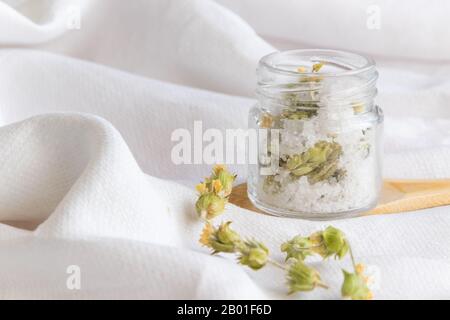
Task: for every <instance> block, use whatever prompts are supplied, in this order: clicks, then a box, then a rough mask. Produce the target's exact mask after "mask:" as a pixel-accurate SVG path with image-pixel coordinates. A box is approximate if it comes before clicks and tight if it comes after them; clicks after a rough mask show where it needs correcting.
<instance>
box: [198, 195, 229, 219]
mask: <svg viewBox="0 0 450 320" xmlns="http://www.w3.org/2000/svg"><path fill="white" fill-rule="evenodd" d="M225 203H226V199H224V198H221V197H219V196H218V195H216V194H214V193H205V194H202V195H201V196H200V197H199V198H198V200H197V202H196V204H195V209H196V210H197V213H198V214H199V215H200V217H202V218H204V219H212V218H214V217H216V216H218V215H219V214H221V213H222V212H223V211H224V210H225Z"/></svg>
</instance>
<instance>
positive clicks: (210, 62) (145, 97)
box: [0, 0, 450, 299]
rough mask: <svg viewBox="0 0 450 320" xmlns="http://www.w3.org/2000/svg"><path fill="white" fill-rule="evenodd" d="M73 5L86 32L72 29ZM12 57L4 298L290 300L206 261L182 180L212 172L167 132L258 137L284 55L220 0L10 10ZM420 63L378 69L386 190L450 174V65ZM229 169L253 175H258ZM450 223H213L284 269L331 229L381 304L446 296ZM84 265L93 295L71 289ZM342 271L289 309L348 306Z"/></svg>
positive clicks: (0, 288) (86, 287)
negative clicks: (270, 79) (183, 158)
mask: <svg viewBox="0 0 450 320" xmlns="http://www.w3.org/2000/svg"><path fill="white" fill-rule="evenodd" d="M220 2H222V3H223V4H225V5H230V7H231V9H233V10H236V11H237V9H236V8H233V6H232V5H231V4H230V3H228V4H227V3H226V1H220ZM247 2H248V1H243V2H242V8H244V6H245V5H249V7H248V9H252V10H256V12H258V11H257V10H258V9H257V8H258V7H257V6H253V7H252V6H251V4H246V3H247ZM316 2H317V1H304V4H303V7H301V8H302V9H303V10H305V11H308V10H311V8H314V6H313V3H316ZM399 2H402V4H399V6H401V5H405V3H406V1H399ZM323 3H328V2H327V1H325V2H323ZM408 3H412V6H419V4H420V1H408ZM267 5H268V4H267ZM292 5H293V6H294V4H293V3H292ZM73 6H75V9H74V7H73ZM77 6H79V7H77ZM297 6H301V5H300V4H295V8H297ZM77 8H79V9H80V12H81V25H80V29H79V30H77V29H74V30H71V29H67V19H68V18H67V12H69V13H70V14H72V13H73V12H76V9H77ZM292 8H294V7H292ZM326 8H327V7H326ZM263 9H264V8H263ZM74 10H75V11H74ZM342 10H343V9H342ZM430 10H431V11H425V12H424V13H422V14H423V15H424V16H426V15H427V14H430V15H431V14H432V12H433V7H432V6H431V9H430ZM254 12H255V11H254ZM261 12H264V10H263V11H261ZM389 12H390V11H389ZM243 15H244V14H243ZM244 16H245V15H244ZM306 16H312V17H313V18H314V15H306ZM252 21H253V20H252ZM72 22H73V21H72ZM272 23H273V24H274V30H277V28H281V24H280V23H276V22H272ZM311 23H313V22H311ZM324 23H325V22H324ZM428 23H430V24H431V25H432V26H433V27H435V28H438V27H439V26H440V24H442V23H443V22H442V21H440V20H439V19H434V20H429V21H428ZM258 25H259V23H258V24H256V23H255V27H256V28H257V30H258V28H259V27H258ZM394 26H395V25H394ZM316 29H317V28H312V29H311V30H309V32H312V33H314V32H315V31H314V30H316ZM280 30H281V31H280V33H283V34H284V31H283V29H282V28H281V29H280ZM440 30H441V29H440ZM258 31H259V30H258ZM319 31H320V30H319ZM319 31H318V32H319ZM349 32H350V31H349ZM411 32H413V31H411ZM442 32H445V31H442ZM261 33H264V32H261ZM280 35H281V34H280ZM269 36H270V35H269ZM306 36H307V37H309V36H313V34H309V33H308V34H305V37H306ZM393 36H394V35H393ZM407 36H408V35H407ZM322 41H323V42H321V44H322V46H324V47H326V46H333V45H335V43H333V42H327V41H328V40H327V39H326V38H324V39H323V40H322ZM347 41H348V40H347ZM346 44H347V43H344V45H346ZM363 44H364V42H362V44H361V45H363ZM403 45H405V44H403ZM434 45H435V46H438V49H439V50H441V51H439V52H441V53H443V52H446V51H445V50H448V48H446V43H444V42H438V41H437V42H436V43H435V44H434ZM300 46H301V44H299V47H300ZM415 46H417V43H415V44H411V47H410V48H411V50H409V51H407V54H408V56H410V55H413V54H414V52H419V50H416V51H414V50H413V49H417V48H416V47H415ZM0 47H1V49H0V70H1V72H0V124H1V125H2V127H1V128H0V145H1V146H2V148H1V149H0V181H2V183H1V184H0V222H1V223H0V247H1V248H0V298H62V299H72V298H194V299H195V298H210V299H216V298H217V299H218V298H222V299H224V298H248V299H252V298H254V299H258V298H262V299H264V298H286V289H285V287H284V275H283V273H282V272H281V271H279V270H278V269H275V268H272V267H267V268H265V269H263V270H260V271H258V272H253V271H249V270H247V269H245V268H243V267H240V266H238V265H236V263H235V261H234V259H233V258H231V257H224V256H209V255H208V250H206V249H205V248H201V247H200V245H199V244H198V237H199V233H200V230H201V228H202V223H201V222H200V221H199V220H198V219H197V217H196V214H195V211H194V209H193V204H194V201H195V199H196V196H195V193H194V191H193V190H192V189H193V188H192V187H190V188H186V187H185V186H183V185H182V184H180V183H178V182H176V181H174V180H179V181H183V183H184V184H188V185H191V186H193V185H195V183H196V182H198V180H200V179H201V178H202V177H203V176H204V175H206V174H207V173H208V171H209V170H210V166H208V165H179V166H177V165H175V164H173V163H172V161H171V158H170V154H171V148H172V146H173V145H174V143H173V142H171V140H170V137H171V133H172V132H173V130H175V129H177V128H187V129H189V130H192V127H193V122H194V121H195V120H202V121H203V125H204V127H205V128H219V129H226V128H245V127H246V126H247V124H246V123H247V114H248V110H249V108H250V107H251V106H252V105H253V104H254V102H255V100H254V99H253V98H251V96H252V91H253V88H254V81H255V75H254V69H255V67H256V63H257V61H258V59H259V58H260V57H261V56H262V55H264V54H266V53H268V52H270V51H272V50H274V49H273V47H272V46H271V45H269V44H267V43H266V42H265V41H264V40H262V38H260V37H259V36H257V35H256V33H255V32H254V31H253V30H252V28H251V27H250V26H249V25H247V24H246V23H245V22H244V21H243V20H241V19H240V18H239V17H238V16H236V15H235V14H234V13H232V12H231V11H229V10H228V9H225V8H224V7H221V6H219V5H217V4H216V3H214V2H212V1H207V0H191V1H181V0H178V1H176V0H169V1H168V0H152V1H138V0H136V1H133V2H132V3H131V2H125V1H119V0H109V1H101V0H90V1H36V0H33V1H26V0H25V1H11V0H8V1H4V2H0ZM372 49H373V48H372V47H371V46H370V45H369V46H366V47H364V50H367V51H369V52H368V53H374V54H378V53H379V52H378V51H376V50H375V51H374V52H370V50H372ZM379 49H380V48H377V50H379ZM364 50H362V51H364ZM380 50H381V49H380ZM384 53H385V55H389V54H390V53H392V56H393V57H397V54H398V52H397V51H395V50H394V51H393V52H389V51H388V49H386V52H384ZM400 53H401V51H400ZM437 54H438V53H436V55H437ZM417 55H418V56H419V55H420V53H417ZM428 58H429V59H435V58H439V56H428ZM433 61H434V60H433ZM433 61H432V62H430V65H433V64H434V62H433ZM414 66H415V69H414V70H410V69H409V70H405V69H404V68H403V65H402V64H401V63H398V64H396V63H394V62H392V61H390V60H389V59H386V60H382V65H381V67H380V74H381V77H380V84H379V91H380V95H379V99H378V101H379V104H380V105H381V106H382V107H383V109H384V110H385V113H386V125H385V129H386V138H385V141H386V157H385V176H387V177H404V178H410V177H411V178H412V177H414V178H432V177H434V178H445V177H449V176H450V166H449V165H448V163H449V160H450V151H449V150H450V148H449V143H450V132H449V129H448V128H450V114H449V111H448V101H449V95H450V87H449V82H450V81H449V80H450V77H448V75H449V73H448V70H449V65H447V64H444V65H443V66H442V68H441V69H440V72H439V73H433V72H432V71H430V70H436V69H433V67H431V68H430V69H426V68H423V65H421V64H420V63H419V62H417V63H415V64H414ZM417 70H419V71H417ZM194 87H196V88H194ZM206 89H207V90H209V91H207V90H206ZM212 90H213V91H212ZM214 91H215V92H214ZM244 96H246V97H244ZM231 169H232V170H233V171H236V172H237V173H238V174H239V176H240V178H241V179H244V178H245V173H246V170H245V167H244V166H239V165H236V166H231ZM448 211H449V209H448V207H441V208H434V209H427V210H421V211H417V212H412V213H403V214H393V215H388V216H374V217H363V218H356V219H349V220H339V221H333V222H310V221H303V220H292V219H282V218H274V217H270V216H266V215H261V214H256V213H253V212H249V211H246V210H243V209H240V208H237V207H235V206H232V205H230V206H229V207H228V209H227V213H226V214H225V215H223V216H221V217H219V218H217V219H216V220H217V221H216V222H217V223H219V222H220V221H223V220H227V219H230V220H233V226H234V227H235V228H236V229H237V230H238V231H239V232H240V233H242V235H244V236H248V237H255V238H258V239H261V240H264V241H265V242H266V243H267V245H268V246H269V248H270V249H271V251H272V252H273V254H274V258H275V259H279V260H281V259H282V256H281V254H280V253H279V244H280V243H281V242H283V241H285V240H286V239H289V238H291V237H292V236H294V235H296V234H299V233H301V234H307V233H310V232H312V231H315V230H317V229H320V228H323V227H325V226H327V225H328V224H330V223H332V224H333V225H335V226H336V227H339V228H342V229H343V230H344V231H345V232H346V233H347V234H348V236H349V238H350V241H351V243H352V246H353V250H354V253H355V255H356V259H357V260H358V261H361V262H364V263H367V264H368V265H370V266H371V267H372V269H373V270H375V271H376V274H377V279H378V284H377V287H378V288H377V289H376V290H375V297H376V298H387V299H395V298H410V299H417V298H450V249H449V246H448V244H449V243H450V234H449V232H448V230H450V216H449V212H448ZM71 265H75V266H78V267H79V268H80V271H81V289H80V290H70V289H68V287H67V285H66V282H67V279H68V277H69V276H70V275H69V274H68V273H67V268H68V267H69V266H71ZM342 266H343V267H346V268H347V269H348V268H350V266H349V262H348V261H345V262H344V263H342V264H339V263H337V262H330V263H329V264H326V265H321V264H318V265H317V267H318V268H319V270H320V271H321V273H322V278H323V280H324V282H326V283H327V284H329V285H330V287H331V289H330V290H322V289H318V290H316V291H314V292H311V293H307V294H298V295H294V296H290V297H289V298H300V299H310V298H323V299H335V298H339V296H340V294H339V287H340V282H341V280H342V275H341V271H340V268H341V267H342Z"/></svg>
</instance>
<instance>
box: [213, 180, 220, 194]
mask: <svg viewBox="0 0 450 320" xmlns="http://www.w3.org/2000/svg"><path fill="white" fill-rule="evenodd" d="M212 187H213V191H214V192H215V193H216V194H218V193H219V192H220V191H221V190H222V183H221V182H220V180H217V179H216V180H213V181H212Z"/></svg>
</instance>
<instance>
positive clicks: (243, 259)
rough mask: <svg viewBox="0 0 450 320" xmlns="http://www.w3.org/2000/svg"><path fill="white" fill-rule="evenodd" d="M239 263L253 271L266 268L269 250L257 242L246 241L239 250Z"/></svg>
mask: <svg viewBox="0 0 450 320" xmlns="http://www.w3.org/2000/svg"><path fill="white" fill-rule="evenodd" d="M239 252H240V255H239V262H240V263H241V264H243V265H246V266H248V267H250V268H252V269H253V270H259V269H261V268H262V267H264V266H265V265H266V263H267V258H268V257H269V249H267V247H266V246H265V245H264V244H262V243H260V242H257V241H253V240H252V241H245V242H244V243H243V245H242V246H241V248H240V249H239Z"/></svg>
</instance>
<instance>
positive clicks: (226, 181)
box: [214, 170, 236, 197]
mask: <svg viewBox="0 0 450 320" xmlns="http://www.w3.org/2000/svg"><path fill="white" fill-rule="evenodd" d="M214 179H216V180H215V181H219V182H220V185H221V188H220V191H219V192H216V193H217V195H219V196H221V197H228V196H229V195H230V194H231V190H233V182H234V180H235V179H236V176H235V175H233V174H231V173H229V172H228V171H226V170H220V171H219V172H218V173H217V174H216V175H215V177H214Z"/></svg>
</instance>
